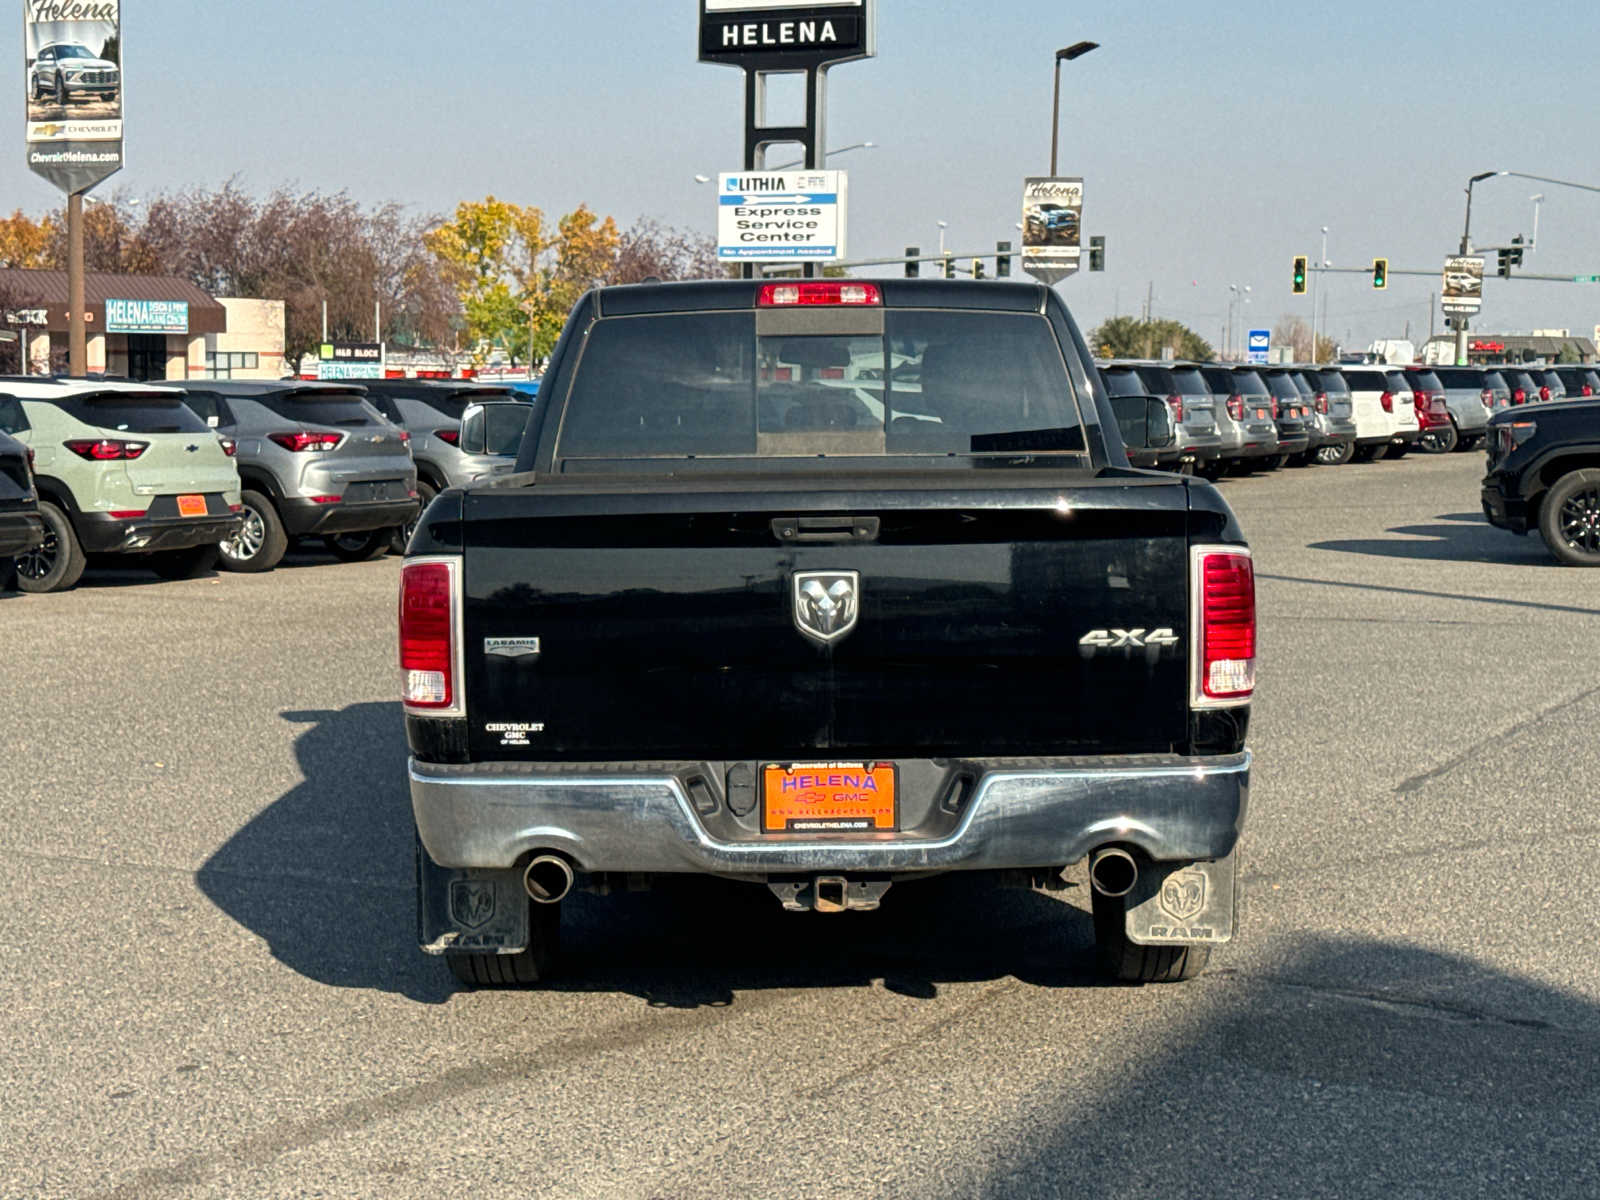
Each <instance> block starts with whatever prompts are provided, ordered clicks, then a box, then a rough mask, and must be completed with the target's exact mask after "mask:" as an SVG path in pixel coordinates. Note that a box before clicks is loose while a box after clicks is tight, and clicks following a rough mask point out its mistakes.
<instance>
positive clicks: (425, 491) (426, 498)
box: [389, 479, 439, 554]
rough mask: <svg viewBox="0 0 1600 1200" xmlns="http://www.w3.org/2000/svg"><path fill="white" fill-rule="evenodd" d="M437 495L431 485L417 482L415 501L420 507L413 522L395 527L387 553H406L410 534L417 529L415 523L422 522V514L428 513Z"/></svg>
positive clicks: (420, 481) (422, 481)
mask: <svg viewBox="0 0 1600 1200" xmlns="http://www.w3.org/2000/svg"><path fill="white" fill-rule="evenodd" d="M438 494H439V493H438V492H437V491H435V490H434V488H433V485H432V484H430V483H428V482H426V481H424V480H421V479H419V480H417V500H418V502H419V503H420V504H421V506H422V507H421V508H419V509H417V516H416V519H415V520H412V521H407V522H406V523H405V524H404V525H400V526H398V527H396V529H395V531H394V537H393V539H392V540H391V541H390V542H389V552H390V553H391V554H404V553H405V552H406V546H407V544H408V543H409V542H410V541H411V534H412V533H413V532H414V531H415V530H416V528H417V522H418V521H421V520H422V514H423V513H425V512H427V511H428V505H429V504H431V503H432V502H433V498H434V497H435V496H437V495H438Z"/></svg>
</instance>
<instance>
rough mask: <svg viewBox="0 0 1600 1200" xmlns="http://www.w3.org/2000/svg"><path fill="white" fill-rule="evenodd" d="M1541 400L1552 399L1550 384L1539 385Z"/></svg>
mask: <svg viewBox="0 0 1600 1200" xmlns="http://www.w3.org/2000/svg"><path fill="white" fill-rule="evenodd" d="M1539 399H1541V400H1548V399H1550V385H1549V384H1548V383H1541V384H1540V385H1539Z"/></svg>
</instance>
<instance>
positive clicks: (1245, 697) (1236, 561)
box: [1191, 547, 1256, 708]
mask: <svg viewBox="0 0 1600 1200" xmlns="http://www.w3.org/2000/svg"><path fill="white" fill-rule="evenodd" d="M1193 564H1194V566H1193V570H1194V574H1193V580H1192V584H1191V586H1192V587H1193V588H1194V590H1195V593H1196V596H1195V605H1194V609H1195V616H1196V618H1197V620H1196V625H1197V628H1196V630H1195V636H1196V638H1197V639H1198V642H1199V653H1198V654H1197V655H1196V667H1197V674H1198V678H1196V680H1195V693H1194V697H1193V699H1194V703H1195V704H1196V705H1197V706H1199V707H1202V708H1204V707H1218V706H1224V705H1229V704H1244V703H1248V702H1249V700H1250V697H1251V695H1252V694H1253V693H1254V691H1255V686H1256V576H1255V565H1254V563H1253V562H1252V561H1251V558H1250V552H1249V551H1247V550H1241V549H1239V548H1237V547H1229V548H1221V547H1213V548H1207V547H1197V548H1196V549H1195V551H1194V558H1193Z"/></svg>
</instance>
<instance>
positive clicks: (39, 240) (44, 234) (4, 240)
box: [0, 208, 56, 270]
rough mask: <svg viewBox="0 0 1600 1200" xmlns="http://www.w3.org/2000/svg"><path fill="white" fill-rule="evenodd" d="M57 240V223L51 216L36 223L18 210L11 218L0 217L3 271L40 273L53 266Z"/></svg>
mask: <svg viewBox="0 0 1600 1200" xmlns="http://www.w3.org/2000/svg"><path fill="white" fill-rule="evenodd" d="M55 237H56V227H55V221H54V219H53V218H51V217H49V216H45V217H41V218H40V219H39V220H37V221H35V220H34V219H33V218H32V217H29V216H26V215H24V213H23V211H22V210H21V209H20V208H19V209H17V210H16V212H14V213H12V214H11V215H10V216H9V217H0V267H21V268H25V269H31V270H37V269H39V268H42V267H48V266H50V265H51V254H50V249H51V245H52V244H53V243H54V241H55Z"/></svg>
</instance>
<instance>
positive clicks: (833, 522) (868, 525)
mask: <svg viewBox="0 0 1600 1200" xmlns="http://www.w3.org/2000/svg"><path fill="white" fill-rule="evenodd" d="M772 536H773V537H775V538H777V539H778V540H779V541H780V542H783V543H785V544H791V543H796V542H875V541H877V540H878V518H877V517H774V518H772Z"/></svg>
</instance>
